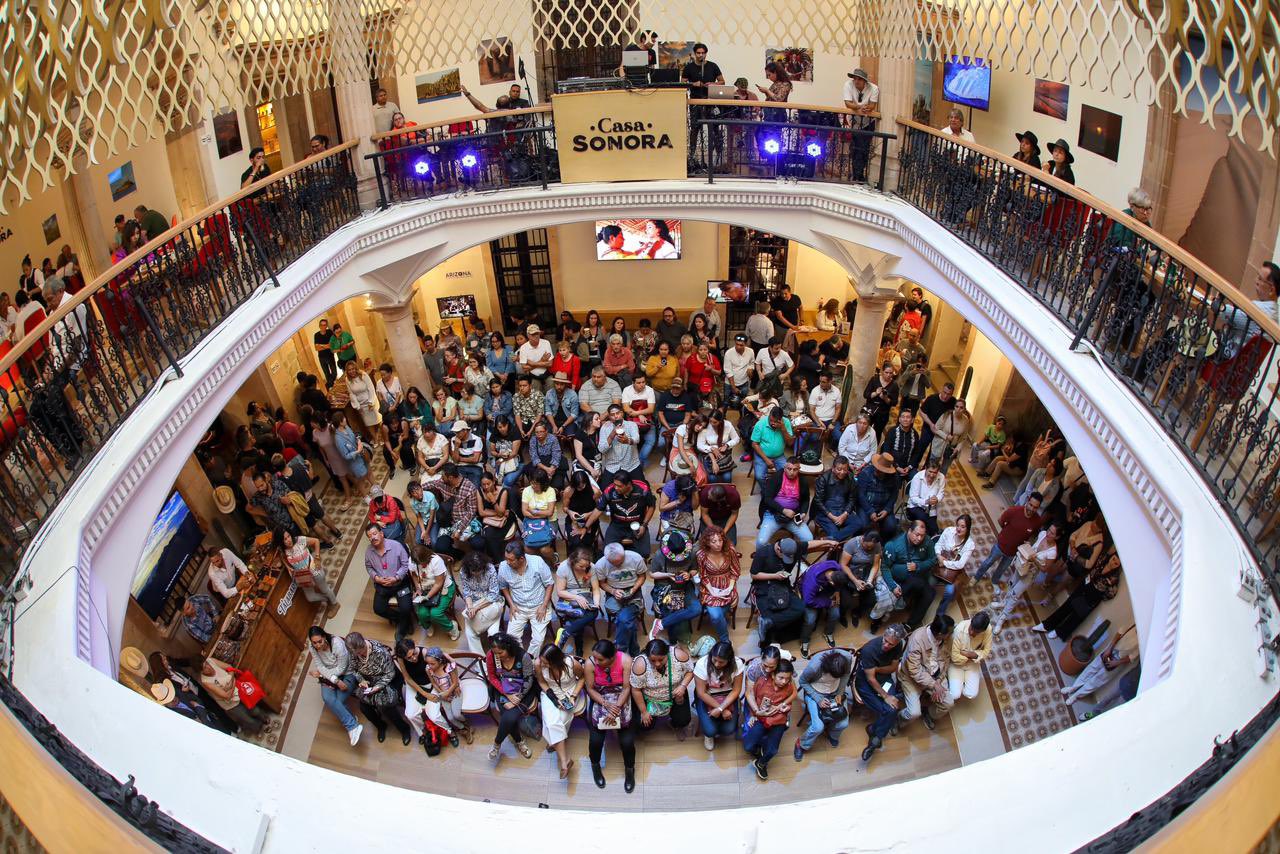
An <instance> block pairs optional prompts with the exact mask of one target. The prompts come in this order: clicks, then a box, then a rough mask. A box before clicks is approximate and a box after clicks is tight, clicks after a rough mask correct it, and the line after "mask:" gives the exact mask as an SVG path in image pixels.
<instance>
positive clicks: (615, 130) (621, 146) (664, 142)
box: [573, 116, 675, 151]
mask: <svg viewBox="0 0 1280 854" xmlns="http://www.w3.org/2000/svg"><path fill="white" fill-rule="evenodd" d="M587 130H588V131H589V134H585V133H580V134H578V135H577V136H575V137H574V138H573V150H574V151H588V150H589V151H638V150H640V149H644V150H646V151H652V150H654V149H657V148H675V146H674V145H672V144H671V135H670V134H666V133H664V134H662V135H660V136H659V135H657V134H655V133H654V132H653V122H639V121H637V122H618V121H614V120H613V119H611V118H610V117H608V116H605V117H604V118H602V119H600V121H598V122H596V123H595V124H593V125H592V126H591V127H589V128H587Z"/></svg>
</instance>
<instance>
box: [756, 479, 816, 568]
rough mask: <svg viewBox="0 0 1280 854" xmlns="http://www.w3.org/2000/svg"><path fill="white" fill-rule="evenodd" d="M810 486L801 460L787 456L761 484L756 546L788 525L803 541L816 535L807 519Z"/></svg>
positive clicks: (788, 529) (765, 544)
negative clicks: (802, 473)
mask: <svg viewBox="0 0 1280 854" xmlns="http://www.w3.org/2000/svg"><path fill="white" fill-rule="evenodd" d="M808 507H809V486H808V484H806V483H805V482H804V481H803V480H801V479H800V460H799V459H798V458H796V457H788V458H787V461H786V462H785V463H784V464H783V466H782V468H781V469H779V470H778V471H776V472H774V473H773V474H771V475H770V476H769V477H767V478H765V481H764V483H762V484H761V485H760V531H759V532H758V533H757V534H756V550H757V551H759V550H760V549H763V548H765V547H767V546H768V545H769V541H770V540H771V539H773V535H774V534H776V533H778V531H779V530H780V529H785V530H786V531H787V532H788V533H790V534H791V536H793V537H795V538H796V539H797V540H799V541H800V542H801V543H802V544H803V543H807V542H809V541H810V540H812V539H813V534H812V533H810V531H809V525H808V522H807V521H806V519H805V515H804V514H805V511H806V510H807V509H808Z"/></svg>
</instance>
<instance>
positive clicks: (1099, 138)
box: [1079, 104, 1122, 160]
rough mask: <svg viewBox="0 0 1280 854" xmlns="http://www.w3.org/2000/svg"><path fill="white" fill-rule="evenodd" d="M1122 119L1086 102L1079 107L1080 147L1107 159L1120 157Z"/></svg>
mask: <svg viewBox="0 0 1280 854" xmlns="http://www.w3.org/2000/svg"><path fill="white" fill-rule="evenodd" d="M1121 122H1122V119H1121V117H1120V116H1118V115H1116V114H1115V113H1109V112H1107V111H1106V110H1103V109H1100V108H1098V107H1090V106H1089V105H1088V104H1085V105H1083V106H1082V107H1081V108H1080V139H1079V144H1080V147H1081V148H1083V149H1084V150H1085V151H1092V152H1093V153H1094V154H1099V155H1101V156H1103V157H1105V158H1107V159H1108V160H1119V159H1120V125H1121Z"/></svg>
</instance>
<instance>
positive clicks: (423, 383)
mask: <svg viewBox="0 0 1280 854" xmlns="http://www.w3.org/2000/svg"><path fill="white" fill-rule="evenodd" d="M372 310H373V311H376V312H377V313H378V314H379V315H380V316H381V317H382V325H383V326H384V327H386V330H387V349H389V350H390V351H391V362H392V364H394V365H395V368H396V373H398V374H399V375H400V385H402V386H404V389H405V391H408V390H409V387H410V386H417V387H418V389H419V390H420V391H421V392H422V393H423V394H425V395H426V396H427V399H428V400H430V399H431V393H432V385H431V375H430V374H428V373H427V366H426V364H424V363H423V361H422V350H421V349H420V348H419V347H418V333H417V332H415V331H414V328H413V295H412V294H410V295H409V296H408V297H406V298H405V300H404V301H403V302H399V303H395V304H392V305H385V304H383V305H379V303H378V302H377V301H376V298H375V302H374V304H373V309H372Z"/></svg>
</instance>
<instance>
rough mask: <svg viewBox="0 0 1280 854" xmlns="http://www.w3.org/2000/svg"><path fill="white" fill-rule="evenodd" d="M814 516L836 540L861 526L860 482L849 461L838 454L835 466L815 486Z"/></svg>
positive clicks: (847, 536) (825, 531)
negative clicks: (859, 510)
mask: <svg viewBox="0 0 1280 854" xmlns="http://www.w3.org/2000/svg"><path fill="white" fill-rule="evenodd" d="M813 498H814V502H813V503H814V507H813V518H814V519H816V520H817V522H818V527H819V528H821V529H822V532H823V533H824V534H826V535H827V536H828V537H830V538H831V539H833V540H847V539H849V538H850V537H852V536H853V534H854V532H855V531H856V530H857V523H858V486H857V484H856V483H854V480H853V476H852V475H851V474H849V461H848V460H847V459H845V458H844V457H842V456H839V455H836V457H835V458H834V459H833V460H832V461H831V468H829V469H827V470H826V471H824V472H823V473H822V475H821V476H819V478H818V482H817V483H815V484H814V486H813Z"/></svg>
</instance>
